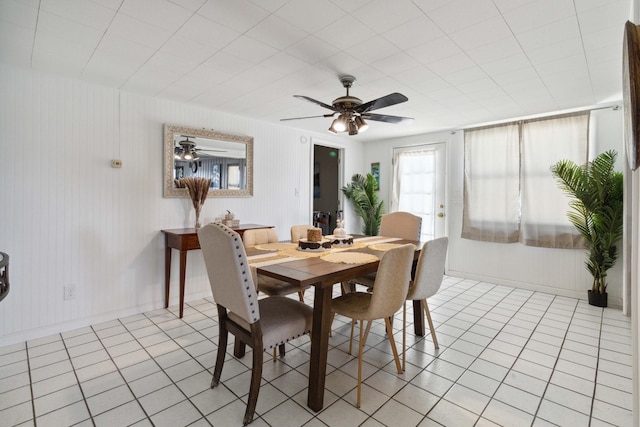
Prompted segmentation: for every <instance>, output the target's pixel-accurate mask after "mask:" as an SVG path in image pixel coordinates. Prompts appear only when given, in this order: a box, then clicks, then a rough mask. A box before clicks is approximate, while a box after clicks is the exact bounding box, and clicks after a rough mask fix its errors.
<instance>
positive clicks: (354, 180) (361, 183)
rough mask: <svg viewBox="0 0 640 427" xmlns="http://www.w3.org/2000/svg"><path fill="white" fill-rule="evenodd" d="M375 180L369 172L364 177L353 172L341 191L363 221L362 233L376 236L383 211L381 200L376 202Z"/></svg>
mask: <svg viewBox="0 0 640 427" xmlns="http://www.w3.org/2000/svg"><path fill="white" fill-rule="evenodd" d="M376 186H377V181H376V179H375V177H374V176H373V175H371V174H370V173H368V174H367V176H366V177H364V176H362V175H360V174H355V175H353V176H352V177H351V183H349V184H347V185H346V186H344V187H342V193H343V194H344V195H345V197H346V198H347V199H348V200H351V202H352V203H353V207H354V208H355V210H356V213H357V214H358V216H359V217H361V218H362V220H363V221H364V225H363V226H362V233H363V234H365V235H367V236H377V235H378V232H379V231H380V221H381V220H382V214H383V213H384V207H383V202H382V201H380V202H378V194H377V193H376V191H375V188H376Z"/></svg>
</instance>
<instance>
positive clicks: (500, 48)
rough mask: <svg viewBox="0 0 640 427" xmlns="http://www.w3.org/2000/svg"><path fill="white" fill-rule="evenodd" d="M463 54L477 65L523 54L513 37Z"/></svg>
mask: <svg viewBox="0 0 640 427" xmlns="http://www.w3.org/2000/svg"><path fill="white" fill-rule="evenodd" d="M465 52H466V53H467V55H469V57H470V58H471V59H473V61H474V62H475V63H476V64H478V65H483V64H487V63H489V62H495V61H497V60H500V59H504V58H508V57H510V56H514V55H518V54H522V53H523V51H522V47H521V46H520V44H519V43H518V42H517V40H515V39H514V38H513V37H509V38H506V39H503V40H496V41H494V42H493V43H491V44H488V45H483V46H480V47H477V48H475V49H469V50H466V51H465Z"/></svg>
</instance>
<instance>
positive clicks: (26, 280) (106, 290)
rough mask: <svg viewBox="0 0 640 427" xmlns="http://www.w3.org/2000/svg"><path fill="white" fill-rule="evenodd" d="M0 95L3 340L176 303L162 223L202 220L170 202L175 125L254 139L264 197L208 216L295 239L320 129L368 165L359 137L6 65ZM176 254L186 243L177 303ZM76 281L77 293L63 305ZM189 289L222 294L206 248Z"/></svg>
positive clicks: (220, 203)
mask: <svg viewBox="0 0 640 427" xmlns="http://www.w3.org/2000/svg"><path fill="white" fill-rule="evenodd" d="M0 93H2V94H3V95H2V96H1V97H0V135H1V138H0V144H1V150H0V200H2V208H1V209H0V251H2V252H6V253H8V254H9V256H10V257H11V264H10V279H11V292H10V294H9V295H8V297H7V298H6V299H5V300H4V301H3V302H2V303H1V304H0V346H2V345H5V344H10V343H13V342H18V341H22V340H25V339H31V338H35V337H38V336H43V335H46V334H49V333H53V332H59V331H62V330H66V329H73V328H77V327H79V326H83V325H87V324H92V323H95V322H98V321H101V320H107V319H113V318H115V317H119V316H123V315H126V314H130V313H137V312H140V311H142V310H149V309H153V308H158V307H162V306H164V238H163V236H162V234H161V232H160V230H161V229H166V228H182V227H192V226H193V223H194V218H195V216H194V212H193V207H192V206H191V202H190V200H189V199H187V198H183V199H176V198H163V197H162V171H163V165H162V161H163V160H162V159H163V155H162V154H163V153H162V150H163V126H164V124H165V123H172V124H178V125H185V126H190V127H206V128H213V129H215V130H218V131H222V132H227V133H235V134H239V135H249V136H253V138H254V196H253V197H250V198H209V199H208V200H207V201H206V203H205V204H204V207H203V211H202V214H201V219H202V220H203V221H202V222H203V223H206V222H209V221H211V220H213V219H214V218H215V217H216V216H219V215H220V214H222V213H223V212H224V211H225V210H226V209H229V210H231V211H232V212H234V213H235V214H236V216H237V217H238V218H239V219H240V220H241V221H242V222H243V223H259V224H268V225H274V226H276V228H277V230H278V234H279V237H280V238H282V239H288V238H289V227H290V226H291V225H292V224H299V223H300V224H301V223H308V222H309V221H310V206H311V202H310V199H309V189H310V156H311V148H310V147H311V143H310V141H311V138H312V137H314V138H318V137H321V138H322V139H323V140H326V141H328V142H331V143H332V144H333V145H335V146H337V147H343V148H345V151H344V152H345V156H344V164H345V174H346V175H347V176H351V174H353V173H355V172H356V171H359V170H360V165H361V163H362V149H361V143H359V142H357V141H354V140H349V141H348V145H347V144H345V143H344V142H345V140H341V139H340V138H334V137H331V136H330V135H324V134H323V135H316V134H305V133H304V132H303V131H300V130H295V129H291V128H286V127H282V126H277V125H272V124H268V123H265V122H260V121H256V120H250V119H245V118H240V117H235V116H230V115H226V114H221V113H217V112H214V111H210V110H205V109H200V108H196V107H193V106H188V105H185V104H180V103H175V102H168V101H161V100H157V99H154V98H149V97H142V96H137V95H132V94H127V93H121V92H119V91H117V90H113V89H108V88H104V87H99V86H95V85H90V84H86V83H82V82H79V81H74V80H67V79H63V78H59V77H54V76H50V75H43V74H38V73H32V72H30V71H26V70H23V69H18V68H12V67H9V66H5V65H0ZM302 137H304V138H302ZM111 159H122V161H123V167H122V169H112V168H111V166H110V165H111ZM296 190H297V191H296ZM347 215H348V213H347ZM347 221H350V218H348V217H347ZM177 258H178V256H177V252H176V251H174V255H173V263H172V264H173V265H172V288H171V304H175V303H177V299H178V262H177ZM70 284H73V285H75V286H76V287H77V297H76V298H75V299H74V300H71V301H64V300H63V287H64V286H65V285H70ZM186 291H187V297H186V299H187V300H189V299H193V298H198V297H202V296H208V295H210V290H209V285H208V280H207V278H206V273H205V268H204V264H203V262H202V256H201V253H200V252H199V251H193V252H190V253H189V256H188V268H187V287H186Z"/></svg>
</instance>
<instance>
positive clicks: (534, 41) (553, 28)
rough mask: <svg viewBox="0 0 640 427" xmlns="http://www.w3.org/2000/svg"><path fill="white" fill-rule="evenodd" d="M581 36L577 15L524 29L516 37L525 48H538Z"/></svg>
mask: <svg viewBox="0 0 640 427" xmlns="http://www.w3.org/2000/svg"><path fill="white" fill-rule="evenodd" d="M579 36H580V27H579V26H578V20H577V19H576V17H575V16H570V17H568V18H564V19H560V20H558V21H555V22H551V23H549V24H546V25H542V26H539V27H536V28H533V29H531V30H529V31H523V32H520V33H518V34H517V36H516V38H517V39H518V42H519V43H520V44H521V45H522V48H523V49H526V50H529V49H538V48H542V47H546V46H552V45H554V44H555V43H556V42H557V41H558V40H564V39H568V38H575V37H579Z"/></svg>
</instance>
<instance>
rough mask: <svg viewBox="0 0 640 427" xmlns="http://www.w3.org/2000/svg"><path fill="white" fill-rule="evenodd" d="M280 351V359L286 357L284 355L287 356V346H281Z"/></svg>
mask: <svg viewBox="0 0 640 427" xmlns="http://www.w3.org/2000/svg"><path fill="white" fill-rule="evenodd" d="M278 350H279V351H280V357H284V354H285V346H284V344H280V345H279V346H278Z"/></svg>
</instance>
